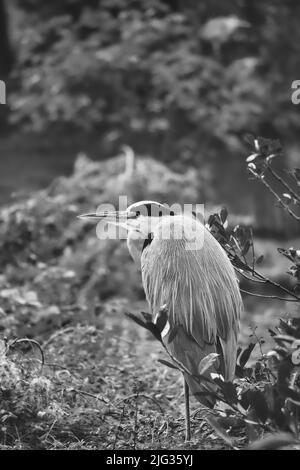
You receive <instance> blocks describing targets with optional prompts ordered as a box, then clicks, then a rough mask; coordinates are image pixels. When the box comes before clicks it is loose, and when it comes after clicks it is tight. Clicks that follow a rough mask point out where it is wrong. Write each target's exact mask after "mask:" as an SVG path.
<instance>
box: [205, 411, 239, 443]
mask: <svg viewBox="0 0 300 470" xmlns="http://www.w3.org/2000/svg"><path fill="white" fill-rule="evenodd" d="M205 420H206V421H207V423H208V424H209V425H210V427H211V428H212V429H213V430H214V431H215V433H216V434H217V436H219V437H220V438H221V439H223V441H224V442H226V444H227V445H229V446H230V447H233V448H235V445H234V440H233V439H232V438H231V437H230V436H229V434H228V433H227V431H226V429H224V428H223V427H222V426H221V425H220V424H219V423H218V421H217V420H216V419H215V418H213V417H211V416H210V417H209V418H205Z"/></svg>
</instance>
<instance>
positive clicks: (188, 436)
mask: <svg viewBox="0 0 300 470" xmlns="http://www.w3.org/2000/svg"><path fill="white" fill-rule="evenodd" d="M183 387H184V401H185V440H186V441H190V440H191V420H190V393H189V386H188V384H187V382H186V380H185V378H184V375H183Z"/></svg>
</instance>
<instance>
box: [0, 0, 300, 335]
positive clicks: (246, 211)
mask: <svg viewBox="0 0 300 470" xmlns="http://www.w3.org/2000/svg"><path fill="white" fill-rule="evenodd" d="M299 18H300V4H299V2H298V1H297V0H285V1H282V0H273V1H268V0H223V1H216V0H184V1H182V0H172V1H168V0H147V1H139V0H85V1H84V2H83V1H80V0H52V1H51V2H45V1H42V0H10V1H5V0H0V34H1V38H0V44H1V54H0V79H2V80H4V81H5V82H6V85H7V90H6V92H7V97H6V100H7V105H6V106H4V105H1V106H0V113H1V114H0V121H1V126H0V197H1V199H0V201H1V205H2V206H3V210H2V222H3V223H2V225H1V230H0V231H1V247H0V248H1V250H0V251H1V261H2V265H1V266H2V269H3V272H4V275H3V276H4V277H3V279H4V281H5V283H6V284H5V285H6V290H7V289H8V290H9V288H10V287H11V284H12V285H18V286H21V287H20V289H21V290H22V289H23V287H24V286H23V284H24V279H26V280H27V281H26V282H28V285H30V293H31V296H32V297H30V299H31V300H30V299H29V300H28V298H27V297H26V295H27V294H28V286H27V288H26V289H27V290H26V289H25V290H26V292H27V293H26V295H25V294H24V292H25V291H24V292H23V293H22V292H21V291H19V294H18V295H19V296H21V297H20V298H21V299H23V300H22V301H21V303H22V302H23V305H26V302H29V304H30V302H31V304H32V302H33V304H35V305H36V308H37V311H38V312H39V315H42V313H41V312H42V311H43V321H44V319H45V318H46V317H47V315H48V313H49V315H50V316H51V318H53V317H55V315H56V317H55V318H57V313H61V312H62V311H64V312H66V311H72V314H74V309H73V310H72V308H71V307H70V306H72V305H74V304H76V305H77V307H76V308H79V307H78V305H81V306H82V308H85V309H86V308H88V309H89V308H93V309H94V310H93V315H98V314H100V312H102V311H103V309H104V307H103V305H104V304H105V305H106V306H107V300H108V299H112V298H113V297H114V296H115V295H116V294H117V295H118V296H120V295H123V296H124V297H125V298H127V297H130V298H134V299H135V300H136V299H138V300H139V299H142V298H143V293H142V288H141V283H140V277H139V276H138V274H136V273H135V271H134V270H133V267H132V264H131V262H130V260H129V257H128V255H127V252H126V251H125V249H124V247H123V245H124V244H123V245H121V247H120V244H119V243H113V242H111V243H110V244H105V246H104V245H103V244H102V245H101V246H100V243H99V241H98V240H97V239H96V236H95V233H94V232H91V229H90V228H87V226H85V225H84V226H83V227H82V225H80V224H78V221H76V220H75V216H76V214H78V213H80V212H82V211H85V210H94V209H95V208H96V207H97V206H98V205H99V204H100V203H102V202H111V203H117V200H118V199H117V198H118V195H119V194H127V195H128V197H129V202H130V201H132V202H133V201H136V200H139V199H145V198H152V199H157V200H159V201H161V202H169V203H175V202H179V203H188V202H194V203H199V204H202V203H203V204H205V208H206V212H207V213H210V211H214V210H215V208H218V207H220V206H226V207H227V208H228V209H229V213H230V220H231V223H238V222H239V223H246V224H252V225H253V226H254V229H255V236H256V248H257V251H258V255H259V254H262V253H264V254H265V261H264V263H263V264H262V270H264V272H265V273H267V274H268V275H270V276H272V278H273V279H279V278H280V280H281V279H282V277H283V282H285V283H288V282H289V278H288V276H285V274H282V273H284V272H285V266H286V267H288V262H286V261H284V258H282V260H280V262H279V261H277V252H276V247H277V246H286V247H288V246H291V245H293V244H296V243H297V242H298V241H299V228H297V227H296V225H295V224H294V223H293V221H292V219H290V218H289V217H287V216H286V215H285V213H284V212H283V211H282V210H281V209H280V208H278V207H277V206H276V204H275V203H274V199H273V198H272V196H270V195H269V194H268V193H267V192H266V191H265V189H264V188H263V187H262V186H261V185H260V184H258V183H257V182H255V181H249V175H248V174H247V171H246V164H245V159H246V157H247V156H248V154H249V148H248V146H247V144H246V142H245V139H244V137H245V135H246V134H247V133H251V134H254V135H262V136H264V137H268V138H277V139H280V141H281V143H282V145H283V147H284V155H283V157H282V158H281V159H278V161H277V163H276V165H277V167H278V170H279V171H280V170H281V169H283V168H290V167H295V166H299V160H300V159H299V154H300V148H299V147H300V106H296V105H294V104H292V102H291V94H292V89H291V84H292V82H293V81H294V80H297V79H300V29H299ZM124 146H126V147H124ZM42 188H48V189H47V190H46V189H45V190H44V192H43V191H42V192H35V191H36V190H40V189H42ZM17 213H18V214H17ZM74 220H75V221H74ZM92 230H93V229H92ZM284 263H287V264H284ZM12 266H15V269H14V268H12ZM29 266H30V268H29ZM49 266H50V268H49ZM120 266H122V269H120ZM91 273H94V274H93V275H91ZM132 273H134V274H132ZM22 276H23V277H22ZM4 281H3V282H4ZM55 282H56V284H55ZM10 283H11V284H10ZM45 283H46V285H47V289H45ZM51 283H52V284H53V286H54V287H53V289H54V290H53V292H52V294H53V295H52V294H51V288H50V287H49V286H50V285H52V284H51ZM7 285H8V286H10V287H9V288H7ZM33 286H34V288H33ZM64 286H66V290H64ZM57 289H60V290H59V293H58V292H57ZM72 289H73V290H72ZM24 295H25V297H24ZM5 296H6V297H5ZM15 296H16V292H15V291H13V292H11V293H9V292H8V293H7V292H5V294H4V298H5V299H10V298H13V299H15ZM22 296H23V297H22ZM2 297H3V296H2ZM95 297H96V298H97V299H98V301H99V304H98V306H96V307H91V305H92V304H93V305H94V303H93V302H94V299H95ZM41 298H42V299H43V303H44V304H45V303H46V304H47V305H48V307H49V308H48V307H47V308H48V310H47V309H46V310H45V308H44V307H45V305H43V309H42V308H41V307H39V306H38V305H39V302H40V299H41ZM24 299H25V300H24ZM26 299H27V300H26ZM78 299H79V300H78ZM67 306H69V307H67ZM68 308H69V310H68ZM105 308H106V307H105ZM272 308H273V307H272V306H270V303H268V304H267V306H266V305H265V304H264V303H262V302H260V303H259V304H258V303H257V301H256V299H251V302H250V300H249V309H250V310H252V311H253V312H259V313H261V312H262V311H266V310H267V311H268V312H269V313H270V312H272ZM51 309H52V310H51ZM278 310H279V307H278ZM30 312H31V313H30V314H29V313H28V315H31V316H32V309H31V310H30ZM45 312H46V313H45ZM47 312H48V313H47ZM51 312H52V313H51ZM95 312H96V313H95ZM23 313H24V312H23ZM10 318H11V317H10ZM23 318H24V316H23ZM38 318H39V319H40V317H38ZM47 318H48V317H47ZM60 318H61V317H60ZM5 321H7V318H6V320H5ZM10 321H11V322H12V325H13V321H12V320H10ZM33 321H35V320H33ZM36 321H37V320H36ZM51 321H52V320H51ZM59 321H60V322H61V320H59ZM8 324H9V321H8ZM22 325H23V323H22ZM6 327H7V324H6V326H5V328H6ZM22 332H23V331H22ZM25 333H26V334H29V332H28V331H25Z"/></svg>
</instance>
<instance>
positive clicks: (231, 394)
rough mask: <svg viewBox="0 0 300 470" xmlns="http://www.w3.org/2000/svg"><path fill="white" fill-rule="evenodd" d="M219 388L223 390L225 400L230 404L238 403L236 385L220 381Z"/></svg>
mask: <svg viewBox="0 0 300 470" xmlns="http://www.w3.org/2000/svg"><path fill="white" fill-rule="evenodd" d="M219 387H220V388H221V390H222V392H223V395H224V398H225V400H226V401H227V402H228V403H229V404H236V403H237V402H238V396H237V391H236V385H234V384H233V383H232V382H223V381H220V383H219Z"/></svg>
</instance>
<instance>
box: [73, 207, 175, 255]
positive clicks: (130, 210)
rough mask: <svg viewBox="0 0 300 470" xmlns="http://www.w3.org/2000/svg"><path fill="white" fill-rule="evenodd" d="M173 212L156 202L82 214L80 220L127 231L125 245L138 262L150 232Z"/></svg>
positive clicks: (150, 234)
mask: <svg viewBox="0 0 300 470" xmlns="http://www.w3.org/2000/svg"><path fill="white" fill-rule="evenodd" d="M174 215H175V212H174V211H173V210H172V209H170V208H168V207H167V206H165V205H163V204H160V203H159V202H156V201H140V202H135V203H134V204H131V205H130V206H128V207H127V209H126V210H125V211H113V212H110V211H104V212H94V213H89V214H82V215H80V216H79V218H81V219H88V220H93V221H96V222H99V221H103V222H104V223H107V224H112V225H115V226H118V227H122V228H124V229H125V230H127V232H128V234H127V245H128V249H129V252H130V254H131V256H132V257H133V259H134V260H135V261H137V262H138V261H139V260H140V258H141V254H142V252H143V249H144V248H145V246H146V245H147V244H148V243H149V241H150V240H151V236H152V232H153V230H154V229H155V227H156V225H157V223H158V222H159V221H160V220H161V219H162V218H163V217H170V216H174Z"/></svg>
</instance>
